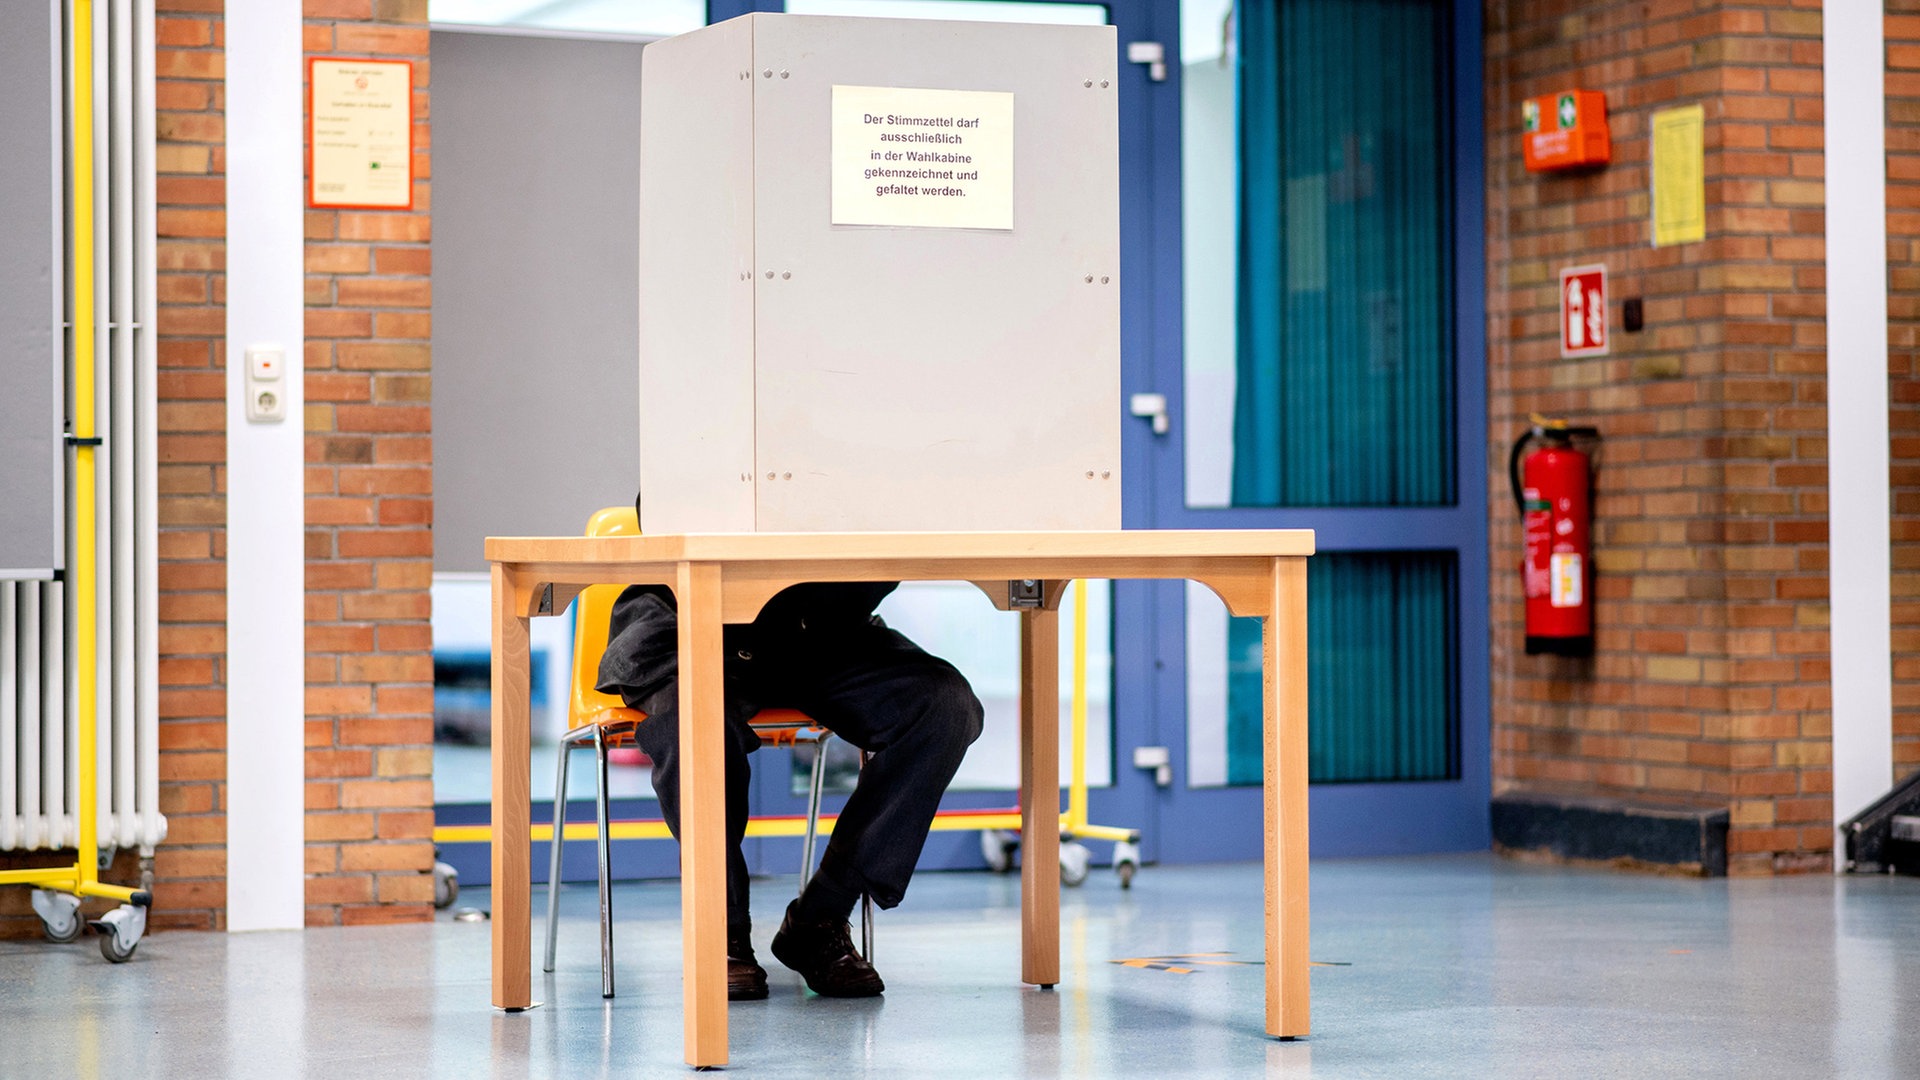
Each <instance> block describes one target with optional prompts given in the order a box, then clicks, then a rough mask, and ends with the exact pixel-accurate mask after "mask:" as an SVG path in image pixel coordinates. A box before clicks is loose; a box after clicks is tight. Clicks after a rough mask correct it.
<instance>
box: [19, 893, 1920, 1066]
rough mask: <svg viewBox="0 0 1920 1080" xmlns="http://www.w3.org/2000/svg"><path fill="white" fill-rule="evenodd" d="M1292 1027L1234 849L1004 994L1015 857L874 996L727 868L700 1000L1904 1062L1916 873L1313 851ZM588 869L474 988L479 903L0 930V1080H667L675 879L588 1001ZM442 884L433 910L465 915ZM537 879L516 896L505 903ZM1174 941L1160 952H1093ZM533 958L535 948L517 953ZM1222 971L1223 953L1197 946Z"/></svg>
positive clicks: (1203, 1053) (1083, 925)
mask: <svg viewBox="0 0 1920 1080" xmlns="http://www.w3.org/2000/svg"><path fill="white" fill-rule="evenodd" d="M1313 873H1314V882H1313V920H1314V921H1313V957H1314V959H1316V960H1319V961H1326V962H1329V963H1331V964H1334V965H1338V966H1327V967H1318V968H1316V969H1315V970H1314V973H1313V991H1314V1012H1313V1018H1314V1034H1313V1036H1312V1037H1311V1038H1308V1039H1306V1040H1302V1041H1298V1042H1291V1043H1283V1042H1277V1041H1275V1040H1272V1039H1269V1038H1267V1037H1265V1036H1264V1035H1263V1034H1262V1033H1261V1030H1260V1028H1261V1020H1262V1010H1261V987H1262V981H1261V970H1260V968H1259V967H1258V966H1257V964H1258V962H1259V960H1260V948H1261V930H1260V916H1261V900H1260V887H1259V871H1258V868H1257V867H1252V866H1221V867H1185V868H1165V867H1149V868H1147V869H1146V870H1145V871H1144V872H1143V873H1142V875H1141V877H1140V878H1139V879H1138V881H1137V882H1136V883H1135V887H1134V888H1133V889H1132V890H1131V891H1129V892H1122V891H1120V889H1119V888H1118V886H1117V884H1116V883H1115V881H1114V879H1113V878H1112V877H1111V876H1110V875H1106V874H1095V875H1093V877H1092V878H1091V879H1090V880H1089V881H1088V883H1087V884H1086V885H1085V886H1083V887H1082V888H1080V889H1074V890H1068V891H1067V892H1066V894H1065V901H1064V904H1063V911H1062V915H1063V933H1062V946H1063V948H1062V956H1063V972H1062V975H1063V980H1064V981H1063V982H1062V984H1061V986H1060V988H1059V990H1058V991H1056V992H1053V993H1043V992H1040V991H1036V990H1033V989H1031V988H1025V987H1022V986H1020V985H1019V983H1018V981H1017V978H1018V970H1019V936H1020V935H1019V907H1018V887H1017V881H1016V880H1014V879H1011V878H1004V877H995V876H991V875H987V874H958V873H954V874H925V875H922V876H921V877H920V878H919V879H917V880H916V881H915V883H914V886H913V890H912V893H911V894H910V895H909V897H908V899H907V902H906V903H905V904H904V905H903V906H902V907H901V908H899V909H897V910H896V911H892V912H886V913H883V915H882V916H881V919H880V926H879V944H878V948H877V953H878V955H877V957H876V958H875V959H876V962H877V966H878V967H879V969H880V971H881V972H882V973H883V974H884V975H885V977H886V980H887V984H888V990H887V994H886V996H885V997H884V998H882V999H879V1000H873V1001H855V1002H845V1001H830V1000H826V999H822V998H816V997H812V996H810V995H808V994H807V993H806V991H804V990H803V989H802V988H801V987H800V984H799V981H798V977H797V976H794V975H793V974H791V973H790V972H787V971H786V970H785V969H783V968H780V967H779V966H778V964H776V963H773V962H772V961H771V960H770V959H769V958H767V957H766V956H765V950H766V941H767V939H768V938H769V937H770V936H771V933H772V930H773V928H774V926H775V924H776V923H777V920H778V912H779V910H780V909H781V907H782V906H783V905H784V903H785V901H786V898H787V895H788V893H789V891H790V890H791V888H792V879H790V878H776V879H769V880H766V881H761V882H756V892H755V910H756V913H757V917H758V919H759V925H758V926H757V927H756V930H755V939H756V941H757V942H758V944H759V946H760V948H761V951H762V959H763V961H766V962H767V963H768V964H769V971H770V974H771V977H772V982H773V997H772V999H771V1000H769V1001H765V1002H752V1003H741V1004H737V1005H734V1006H732V1007H731V1009H730V1013H729V1015H730V1017H731V1026H732V1036H733V1039H732V1055H733V1057H732V1065H731V1067H730V1071H733V1072H736V1073H738V1074H740V1075H744V1076H753V1077H762V1076H765V1077H842V1076H884V1077H895V1076H928V1077H955V1078H960V1077H967V1078H972V1077H996V1076H1035V1077H1053V1076H1070V1077H1083V1076H1143V1077H1160V1076H1194V1077H1213V1076H1259V1075H1265V1076H1286V1077H1309V1076H1312V1077H1394V1078H1399V1077H1475V1078H1478V1077H1649V1076H1661V1077H1665V1076H1674V1077H1690V1078H1692V1077H1729V1078H1731V1077H1740V1078H1747V1077H1794V1078H1798V1077H1873V1078H1878V1077H1887V1078H1895V1077H1906V1078H1911V1077H1920V880H1914V879H1905V878H1843V879H1838V880H1836V879H1832V878H1828V877H1824V876H1822V877H1799V878H1786V879H1778V880H1763V881H1733V882H1728V881H1724V880H1722V881H1700V880H1693V879H1680V878H1660V877H1647V876H1637V875H1627V874H1615V873H1608V872H1601V871H1591V870H1570V869H1560V868H1546V867H1537V866H1529V865H1521V864H1516V863H1511V862H1506V861H1502V860H1498V859H1494V858H1492V857H1490V856H1449V857H1433V858H1416V859H1388V860H1366V861H1325V862H1317V863H1315V864H1314V868H1313ZM592 892H593V891H592V888H591V887H590V886H589V887H574V888H571V889H569V890H568V891H567V893H566V894H565V910H566V912H567V915H566V919H565V922H564V924H563V926H562V937H561V952H560V968H559V971H558V973H557V974H556V975H553V976H544V975H541V974H539V973H538V972H536V973H535V977H534V987H535V991H534V992H535V996H536V997H537V998H539V999H541V1000H543V1001H544V1002H545V1004H544V1005H543V1006H542V1007H540V1008H537V1009H534V1010H532V1011H530V1012H527V1013H522V1014H517V1015H505V1014H500V1013H496V1012H494V1011H493V1010H492V1009H490V1008H489V1007H488V1005H487V993H488V989H487V987H488V947H487V924H485V923H454V922H451V921H448V920H447V919H446V917H445V915H444V914H443V916H442V919H441V921H439V922H437V923H436V924H434V925H432V926H411V927H384V928H364V929H326V930H312V931H306V932H304V933H291V932H290V933H269V934H250V935H237V936H231V937H230V936H224V935H215V934H189V933H171V934H163V935H157V936H154V937H151V938H149V939H148V940H147V941H146V942H144V943H143V944H142V945H141V946H140V950H139V952H138V954H137V955H136V957H135V959H134V961H133V962H131V963H129V964H126V965H122V966H119V967H113V966H109V965H108V964H106V963H105V962H104V961H103V960H101V958H100V955H99V953H98V951H97V950H96V949H95V947H94V945H93V943H92V940H91V938H89V939H85V940H84V941H83V942H82V943H80V944H79V945H74V946H51V945H44V944H40V943H36V942H0V1077H5V1078H13V1077H22V1078H25V1077H34V1078H38V1077H63V1076H78V1077H87V1078H90V1077H96V1076H97V1077H109V1076H111V1077H145V1076H194V1077H221V1076H233V1077H259V1076H303V1075H304V1076H312V1077H329V1078H332V1077H385V1076H396V1077H405V1076H443V1077H449V1078H453V1077H461V1078H465V1077H481V1076H484V1077H549V1076H551V1077H566V1078H570V1080H571V1078H576V1077H593V1076H623V1077H635V1076H637V1077H654V1076H674V1075H681V1074H682V1073H683V1072H684V1071H685V1070H684V1067H683V1066H682V1065H681V1064H680V1018H679V1011H678V1003H679V979H678V968H679V948H678V942H679V935H678V930H677V922H676V918H675V917H676V915H677V910H678V891H677V889H676V888H675V887H674V886H673V885H671V884H670V883H669V884H660V883H655V884H633V885H623V886H620V887H619V888H618V889H617V891H616V893H615V903H616V909H617V911H616V913H617V916H618V919H619V922H618V926H617V930H616V939H615V946H616V949H617V953H616V955H617V958H618V976H619V991H620V995H619V997H617V998H616V999H614V1000H613V1001H611V1002H603V1001H602V1000H601V998H600V996H599V966H598V955H597V952H596V944H595V933H594V924H593V895H592ZM486 901H487V897H486V895H485V893H484V892H483V891H479V890H470V891H469V892H468V893H466V894H464V895H463V896H462V897H461V901H460V903H461V905H462V906H464V905H467V904H479V905H481V906H484V905H485V904H486ZM543 902H544V896H543V895H542V894H541V893H538V892H536V894H535V907H536V910H537V911H538V910H543V909H544V908H543ZM1192 954H1207V955H1206V956H1204V957H1200V958H1199V959H1202V960H1204V961H1208V962H1205V963H1200V964H1189V963H1184V962H1183V961H1177V960H1176V961H1167V962H1165V965H1166V966H1188V967H1190V968H1191V969H1192V970H1191V973H1190V974H1182V973H1178V972H1174V971H1169V970H1159V969H1156V968H1155V967H1153V966H1151V963H1152V962H1151V961H1149V966H1125V965H1122V964H1118V963H1115V961H1117V960H1127V959H1135V960H1141V959H1144V958H1153V957H1172V956H1191V955H1192ZM537 955H538V952H537V950H536V956H537ZM1212 961H1231V962H1235V963H1226V964H1220V963H1214V962H1212Z"/></svg>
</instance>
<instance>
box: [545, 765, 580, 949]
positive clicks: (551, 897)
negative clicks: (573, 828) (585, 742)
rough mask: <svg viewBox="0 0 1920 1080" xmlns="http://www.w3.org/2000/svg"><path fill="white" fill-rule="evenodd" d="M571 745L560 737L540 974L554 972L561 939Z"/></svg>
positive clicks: (554, 784) (554, 785)
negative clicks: (544, 952) (562, 850)
mask: <svg viewBox="0 0 1920 1080" xmlns="http://www.w3.org/2000/svg"><path fill="white" fill-rule="evenodd" d="M572 750H573V744H572V743H570V742H568V741H567V739H566V736H564V735H563V736H561V738H560V752H559V753H558V754H557V755H556V756H557V757H558V758H559V759H560V763H559V764H558V765H557V766H555V769H554V771H555V773H556V775H555V776H554V778H553V840H552V841H551V842H550V843H549V844H548V847H549V848H550V849H551V851H552V858H550V859H549V860H548V861H547V963H546V966H545V967H542V968H541V969H540V970H542V971H552V970H553V953H554V946H555V944H556V942H557V941H558V940H559V937H560V845H561V844H562V843H564V842H565V840H566V836H565V834H566V831H567V755H568V754H569V753H570V752H571V751H572Z"/></svg>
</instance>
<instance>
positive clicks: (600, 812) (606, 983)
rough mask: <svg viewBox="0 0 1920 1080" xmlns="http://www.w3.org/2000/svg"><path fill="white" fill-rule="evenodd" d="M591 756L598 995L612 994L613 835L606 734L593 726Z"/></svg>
mask: <svg viewBox="0 0 1920 1080" xmlns="http://www.w3.org/2000/svg"><path fill="white" fill-rule="evenodd" d="M593 757H594V761H595V763H596V764H597V766H598V772H597V773H596V778H597V779H598V780H599V785H598V787H597V788H596V789H595V790H594V793H593V795H594V798H593V810H594V817H595V820H596V821H597V822H598V823H599V826H600V996H601V997H608V998H610V997H612V996H613V892H612V888H613V837H612V836H611V835H609V833H608V831H607V737H606V734H605V733H604V732H603V731H601V730H600V728H599V726H598V725H596V726H595V727H594V729H593Z"/></svg>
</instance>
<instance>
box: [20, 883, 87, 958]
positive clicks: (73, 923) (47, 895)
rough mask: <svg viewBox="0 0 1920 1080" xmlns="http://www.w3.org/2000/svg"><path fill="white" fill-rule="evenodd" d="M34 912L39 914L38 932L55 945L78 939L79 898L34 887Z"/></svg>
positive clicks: (79, 928) (79, 926) (79, 923)
mask: <svg viewBox="0 0 1920 1080" xmlns="http://www.w3.org/2000/svg"><path fill="white" fill-rule="evenodd" d="M32 902H33V911H34V914H36V915H38V916H40V933H41V934H43V935H44V936H45V937H46V939H47V940H48V941H51V942H53V943H54V944H56V945H65V944H67V943H68V942H70V941H78V940H80V930H81V928H82V927H83V926H84V925H85V924H83V923H82V922H81V921H80V898H79V897H77V896H74V895H72V894H70V893H63V892H54V891H52V890H51V889H35V890H33V896H32Z"/></svg>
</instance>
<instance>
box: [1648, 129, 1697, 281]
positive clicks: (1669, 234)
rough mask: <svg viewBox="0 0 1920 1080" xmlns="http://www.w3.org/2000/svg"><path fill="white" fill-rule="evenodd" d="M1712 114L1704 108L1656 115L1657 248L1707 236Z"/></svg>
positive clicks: (1654, 181) (1654, 169) (1654, 197)
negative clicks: (1708, 143) (1708, 135)
mask: <svg viewBox="0 0 1920 1080" xmlns="http://www.w3.org/2000/svg"><path fill="white" fill-rule="evenodd" d="M1706 127H1707V114H1706V110H1705V109H1703V108H1701V107H1700V106H1698V105H1686V106H1682V107H1681V108H1678V109H1662V110H1660V111H1659V112H1656V113H1654V114H1653V168H1652V170H1651V171H1652V174H1653V246H1654V247H1667V246H1668V245H1671V244H1688V243H1692V242H1693V241H1695V240H1704V239H1706V236H1707V183H1706Z"/></svg>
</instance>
